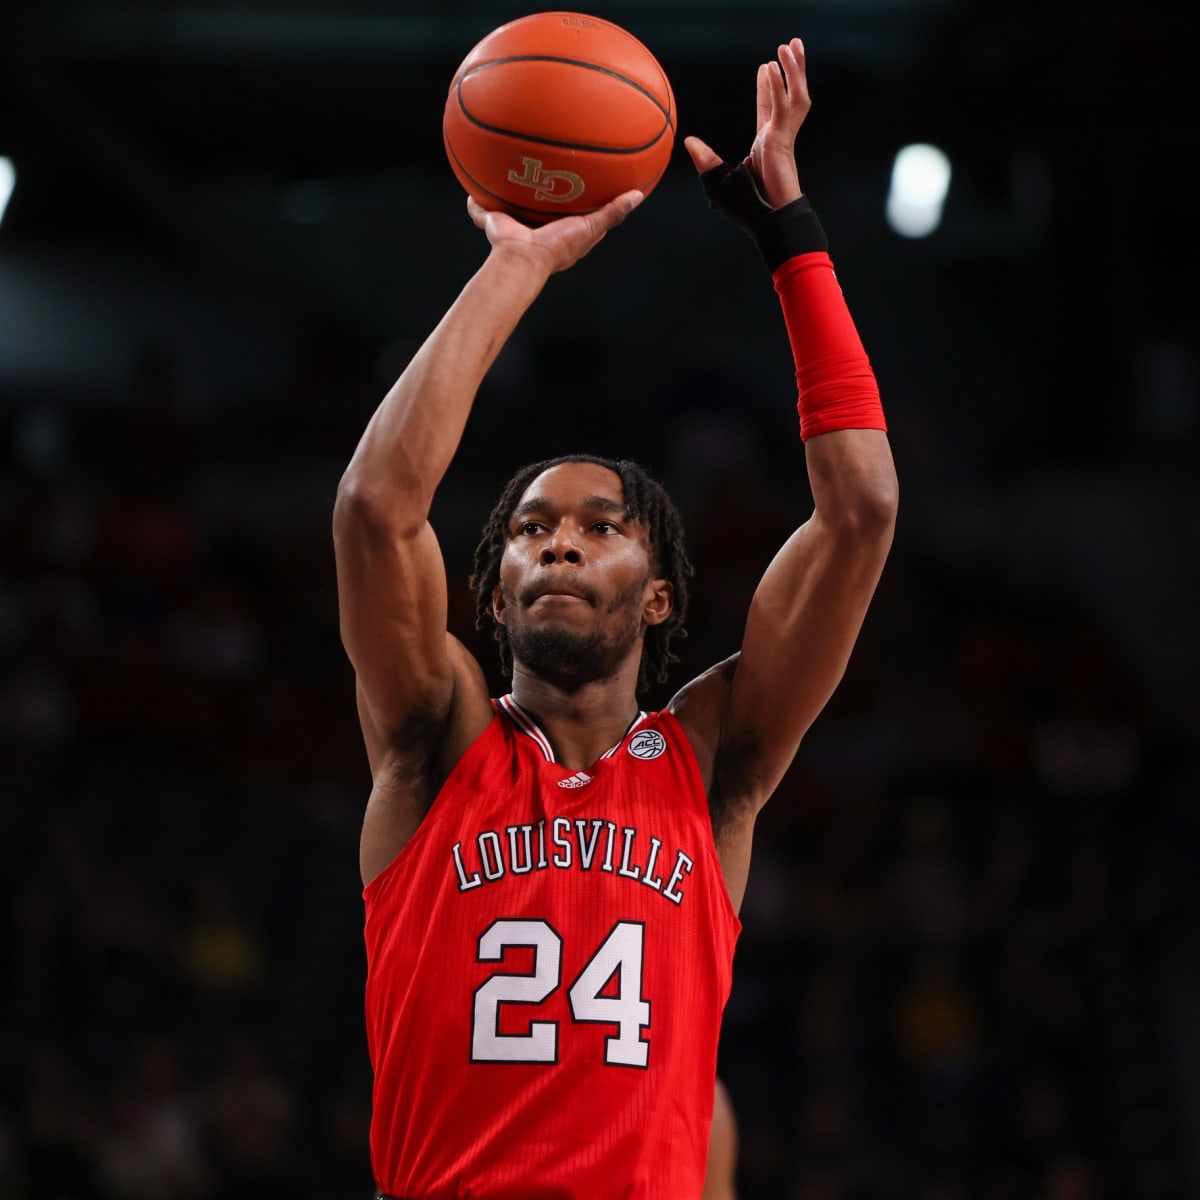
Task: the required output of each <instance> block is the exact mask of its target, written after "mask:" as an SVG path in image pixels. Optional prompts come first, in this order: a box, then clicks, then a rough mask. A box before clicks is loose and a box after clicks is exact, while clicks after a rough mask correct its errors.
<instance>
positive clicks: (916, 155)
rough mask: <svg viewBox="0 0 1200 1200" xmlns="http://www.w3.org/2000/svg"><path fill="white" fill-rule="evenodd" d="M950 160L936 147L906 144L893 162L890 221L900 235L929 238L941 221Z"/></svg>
mask: <svg viewBox="0 0 1200 1200" xmlns="http://www.w3.org/2000/svg"><path fill="white" fill-rule="evenodd" d="M949 189H950V160H949V159H948V158H947V157H946V156H945V154H943V153H942V151H940V150H939V149H938V148H937V147H936V146H929V145H925V144H919V145H914V146H905V147H904V149H903V150H901V151H900V152H899V153H898V154H897V155H896V161H895V162H894V163H893V164H892V185H891V189H890V190H889V192H888V198H887V219H888V224H889V225H890V226H891V227H892V228H893V229H894V230H895V231H896V232H897V233H898V234H900V236H901V237H910V238H919V237H928V236H929V234H931V233H932V232H933V231H934V230H935V229H936V228H937V227H938V226H939V225H940V224H941V221H942V206H943V205H944V204H945V202H946V193H947V191H949Z"/></svg>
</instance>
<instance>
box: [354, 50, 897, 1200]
mask: <svg viewBox="0 0 1200 1200" xmlns="http://www.w3.org/2000/svg"><path fill="white" fill-rule="evenodd" d="M808 109H809V97H808V88H807V82H806V79H805V69H804V51H803V47H802V46H801V44H800V42H799V40H794V41H792V42H791V43H790V44H789V45H785V46H780V47H779V50H778V60H777V61H773V62H771V63H769V64H764V65H763V66H762V67H761V68H760V69H759V72H758V122H757V126H758V127H757V134H756V136H755V139H754V142H753V146H752V148H751V151H750V154H749V155H748V156H747V158H746V160H745V161H744V162H743V163H740V164H738V165H737V166H736V167H734V166H731V165H728V164H725V163H723V162H722V161H721V160H720V159H719V158H718V157H717V155H716V154H715V153H714V152H713V151H712V150H711V149H709V147H708V146H706V145H705V144H704V143H703V142H701V141H699V140H698V139H695V138H690V139H688V140H687V143H686V145H687V148H688V151H689V153H690V155H691V157H692V159H693V162H694V164H695V166H696V167H697V169H698V171H699V172H700V173H701V179H702V182H703V185H704V188H705V191H706V193H707V195H708V197H709V200H710V202H711V203H712V204H713V205H714V206H715V207H716V208H717V209H719V210H720V211H721V212H722V213H724V214H725V215H727V216H729V217H730V218H731V219H733V220H734V221H736V222H737V223H738V224H740V225H741V226H743V227H744V228H745V229H746V231H747V232H748V233H749V234H750V235H751V236H752V237H753V239H754V241H755V242H756V244H757V246H758V248H759V250H760V252H761V253H762V255H763V257H764V258H765V260H766V264H767V266H768V268H769V269H770V271H771V273H772V276H773V280H774V285H775V288H776V290H777V292H778V293H779V296H780V301H781V306H782V309H783V315H784V319H785V323H786V327H787V331H788V335H789V338H790V340H791V345H792V349H793V356H794V359H795V365H796V375H797V381H798V390H799V417H800V431H799V436H800V438H802V439H804V441H805V443H806V445H805V451H804V453H805V457H806V461H807V470H808V476H809V481H810V484H811V489H812V495H813V498H814V501H815V511H814V512H813V513H812V515H811V516H810V517H809V518H808V519H807V520H806V521H805V522H804V523H803V524H802V525H801V526H800V527H799V529H798V530H797V531H796V532H795V533H794V534H793V535H792V537H791V538H790V539H789V540H788V541H787V542H786V544H785V545H784V546H783V547H782V549H781V550H780V551H779V553H778V555H777V557H776V558H775V560H774V562H773V563H772V564H771V565H770V566H769V568H768V569H767V572H766V574H765V576H764V577H763V579H762V581H761V583H760V584H759V586H758V589H757V592H756V593H755V595H754V598H753V601H752V603H751V606H750V611H749V614H748V617H747V620H746V625H745V629H744V630H743V631H741V632H740V638H739V636H738V634H737V633H736V632H733V631H731V632H733V641H732V643H731V649H732V650H736V651H737V652H736V653H733V654H732V655H731V657H729V658H727V659H726V660H725V661H723V662H720V663H717V664H716V665H714V666H713V667H712V668H711V669H710V670H708V671H706V672H705V673H704V674H702V675H701V676H699V677H698V678H697V679H695V680H693V681H692V682H690V683H689V684H687V685H686V686H685V687H683V688H682V690H681V691H679V692H678V693H677V694H676V695H675V697H674V699H673V700H672V701H671V702H670V704H669V705H668V706H667V708H666V709H665V710H663V711H660V712H652V713H646V712H643V711H641V709H640V708H639V705H638V700H637V696H638V691H639V685H640V684H642V683H645V682H647V681H649V680H652V679H662V678H663V673H664V671H665V668H666V666H667V664H668V663H669V662H670V661H671V658H672V656H671V652H670V639H671V637H672V635H674V634H676V633H677V632H678V630H679V627H680V624H681V621H682V618H683V613H684V609H685V607H686V600H687V584H688V576H689V574H690V570H691V568H690V566H689V564H688V561H687V556H686V552H685V550H684V545H683V537H682V531H681V528H680V523H679V518H678V514H677V513H676V511H675V509H674V507H673V505H672V504H671V502H670V500H669V499H668V498H667V497H666V495H665V494H664V493H663V491H662V489H661V488H660V487H659V485H658V484H656V483H655V482H654V481H653V480H652V479H651V478H650V477H649V476H648V475H647V474H646V473H645V472H644V471H643V470H641V469H640V468H639V467H636V466H634V465H632V464H629V463H626V462H620V463H612V462H605V461H599V460H596V459H592V458H587V457H571V458H567V459H564V460H561V461H555V462H550V463H539V464H535V465H533V466H531V467H528V468H526V469H525V470H523V471H520V472H518V474H517V475H516V476H515V477H514V478H513V480H512V482H511V483H510V484H509V486H508V487H507V489H506V490H505V491H504V493H503V495H502V496H501V498H500V501H499V503H498V505H497V507H496V509H495V511H494V512H493V514H492V516H491V518H490V520H489V521H488V523H487V525H486V527H485V530H484V536H483V539H482V541H481V542H480V545H479V548H478V550H477V551H476V563H475V566H476V570H475V574H474V576H473V580H472V584H473V587H474V589H475V593H476V601H477V604H478V606H479V609H480V612H481V614H482V616H483V618H484V620H486V622H487V623H488V624H489V625H492V626H494V631H495V634H496V637H497V640H498V642H499V646H500V652H501V657H502V661H503V663H504V665H505V667H506V669H508V670H510V671H511V675H512V691H511V693H510V694H508V695H506V696H503V697H500V698H499V699H492V698H489V695H488V690H487V686H486V683H485V679H484V674H483V671H482V669H481V668H480V666H479V664H478V663H477V662H476V661H475V660H474V658H473V657H472V656H471V655H470V654H469V653H468V651H467V650H466V649H465V647H464V646H463V644H462V643H461V642H459V641H458V640H457V639H456V638H455V637H454V636H453V635H452V634H450V633H449V632H448V631H447V603H448V601H447V592H446V580H445V570H444V567H443V563H442V559H441V555H440V552H439V549H438V544H437V540H436V538H435V535H434V532H433V530H432V529H431V527H430V525H429V521H428V517H429V512H430V507H431V504H432V501H433V497H434V493H435V490H436V489H437V487H438V485H439V483H440V481H441V480H442V478H443V475H444V473H445V471H446V469H447V467H448V466H449V464H450V461H451V459H452V458H453V456H454V454H455V452H456V450H457V448H458V445H459V442H460V439H461V438H462V436H463V432H464V429H465V427H466V424H467V421H468V417H469V414H470V411H471V407H472V404H473V402H474V400H475V396H476V392H477V390H478V388H479V386H480V384H481V382H482V381H483V379H484V377H485V375H486V373H487V371H488V369H489V368H490V366H491V364H492V363H493V361H494V360H495V358H496V355H497V354H498V353H499V351H500V349H501V347H502V346H503V345H504V343H505V340H506V339H507V338H508V337H509V335H510V334H511V333H512V331H513V329H514V328H515V326H516V325H517V323H518V321H519V320H520V319H521V317H522V315H523V314H524V313H525V312H526V310H527V309H528V308H529V307H530V306H531V305H532V304H533V302H534V300H535V299H536V298H537V296H538V294H539V293H540V292H541V290H542V288H543V287H544V285H545V284H546V281H547V280H548V278H549V277H550V276H551V275H552V274H554V273H555V272H558V271H563V270H566V269H567V268H569V267H571V266H572V265H573V264H574V263H576V262H577V261H579V259H581V258H583V257H584V255H586V254H587V253H589V252H590V251H591V250H592V249H593V248H594V247H595V246H596V244H597V243H598V242H599V241H600V240H601V238H603V237H604V236H605V234H606V233H608V232H609V230H611V229H612V228H614V227H615V226H616V225H618V224H619V223H620V222H621V221H622V220H623V219H624V218H625V217H626V216H627V215H628V214H629V213H630V212H631V211H632V209H633V208H634V207H635V205H636V203H637V202H638V201H639V200H640V195H639V194H637V193H627V194H626V195H624V196H621V197H619V198H618V199H616V200H614V201H613V202H612V203H610V204H608V205H606V206H605V207H603V208H601V209H599V210H598V211H596V212H593V213H591V214H589V215H586V216H577V217H565V218H560V219H559V220H556V221H552V222H551V223H549V224H548V225H545V226H542V227H540V228H537V229H531V228H527V227H525V226H524V225H521V224H519V223H518V222H517V221H515V220H513V219H511V218H510V217H508V216H505V215H502V214H498V213H494V212H487V211H485V210H484V209H482V208H481V207H479V205H478V204H476V203H475V202H474V201H469V202H468V210H469V212H470V215H471V218H472V219H473V220H474V222H475V224H476V225H477V226H479V227H480V228H481V229H482V230H483V231H484V233H485V234H486V237H487V240H488V243H489V252H488V254H487V257H486V259H485V260H484V262H483V264H482V265H481V266H480V267H479V269H478V270H477V272H476V273H475V275H474V276H473V277H472V278H471V279H470V280H469V281H468V283H467V284H466V286H465V288H464V289H463V290H462V292H461V293H460V295H459V296H458V298H457V299H456V300H455V302H454V303H453V305H452V306H451V307H450V309H449V311H448V312H447V313H446V315H445V316H444V317H443V319H442V320H441V322H440V323H439V324H438V326H437V327H436V328H435V329H434V331H433V332H432V333H431V334H430V335H429V337H428V339H427V340H426V341H425V343H424V344H423V345H422V347H421V348H420V350H419V351H418V352H417V354H416V355H415V356H414V358H413V359H412V361H411V362H410V363H409V365H408V366H407V368H406V369H405V370H404V372H403V374H402V375H401V377H400V379H399V380H398V381H397V383H396V384H395V385H394V386H393V387H392V389H391V391H389V392H388V394H387V396H386V397H385V398H384V400H383V402H382V404H381V405H380V407H379V408H378V410H377V411H376V412H375V414H374V416H373V417H372V419H371V421H370V422H369V424H368V425H367V428H366V430H365V432H364V434H363V436H362V439H361V441H360V443H359V445H358V448H357V449H356V451H355V453H354V456H353V459H352V461H351V462H350V465H349V467H348V468H347V470H346V473H345V475H344V477H343V480H342V483H341V486H340V488H339V492H338V498H337V504H336V509H335V514H334V539H335V544H336V554H337V571H338V587H339V603H340V611H341V628H342V636H343V640H344V643H345V646H346V649H347V652H348V654H349V657H350V659H351V661H352V662H353V665H354V668H355V671H356V675H357V702H358V711H359V716H360V719H361V722H362V729H363V735H364V738H365V742H366V749H367V756H368V759H369V762H370V768H371V772H372V777H373V788H372V791H371V796H370V800H369V802H368V805H367V811H366V815H365V818H364V823H363V830H362V840H361V853H360V867H361V871H362V879H363V884H364V900H365V907H366V925H365V939H366V948H367V966H368V977H367V986H366V1021H367V1037H368V1045H369V1049H370V1054H371V1061H372V1066H373V1069H374V1072H375V1084H374V1098H373V1099H374V1102H373V1117H372V1127H371V1155H372V1166H373V1169H374V1172H375V1179H376V1181H377V1183H378V1185H379V1187H380V1189H381V1192H382V1193H383V1194H384V1195H387V1196H392V1197H396V1198H404V1200H461V1198H465V1197H473V1198H477V1200H539V1198H549V1197H556V1198H559V1197H587V1198H588V1200H606V1198H609V1197H612V1198H614V1200H615V1198H616V1197H623V1198H626V1200H651V1198H653V1200H686V1198H688V1197H693V1198H694V1197H699V1196H700V1195H701V1192H702V1189H703V1185H704V1173H705V1160H706V1157H707V1152H708V1141H709V1131H710V1122H711V1118H712V1115H713V1080H714V1078H715V1075H716V1059H717V1041H718V1033H719V1029H720V1022H721V1015H722V1009H723V1007H724V1004H725V1001H726V998H727V996H728V993H729V989H730V973H731V962H732V957H733V951H734V944H735V941H736V938H737V936H738V932H739V930H740V923H739V919H738V916H737V912H738V907H739V905H740V903H741V899H742V894H743V891H744V889H745V886H746V877H747V871H748V868H749V864H750V846H751V836H752V833H753V829H754V823H755V818H756V815H757V814H758V812H759V810H760V809H761V808H762V806H763V804H764V803H765V802H766V800H767V798H768V797H769V796H770V795H771V793H772V791H773V790H774V788H775V787H776V785H777V784H778V782H779V780H780V778H781V777H782V775H783V774H784V772H785V771H786V770H787V768H788V765H789V764H790V763H791V761H792V758H793V756H794V755H795V753H796V750H797V748H798V746H799V743H800V740H801V738H802V737H803V736H804V733H805V731H806V730H807V729H808V728H809V726H810V725H811V723H812V721H813V720H814V718H815V717H816V716H817V714H818V713H819V712H820V711H821V709H822V708H823V707H824V705H825V703H826V702H827V700H828V699H829V697H830V695H831V693H832V692H833V690H834V688H835V687H836V686H837V683H838V681H839V680H840V678H841V676H842V674H843V671H844V669H845V667H846V663H847V660H848V658H849V655H850V652H851V649H852V647H853V645H854V642H855V640H856V638H857V635H858V632H859V628H860V626H861V624H862V621H863V618H864V616H865V613H866V611H867V606H868V604H869V601H870V599H871V596H872V594H873V592H874V589H875V587H876V584H877V581H878V579H879V576H880V573H881V571H882V569H883V564H884V560H885V557H886V555H887V552H888V549H889V546H890V543H891V538H892V529H893V524H894V520H895V507H896V481H895V475H894V471H893V466H892V459H891V454H890V452H889V449H888V441H887V437H886V433H885V428H886V427H885V424H884V420H883V413H882V410H881V407H880V401H879V393H878V389H877V387H876V383H875V378H874V375H873V372H872V370H871V368H870V365H869V363H868V361H867V356H866V354H865V352H864V350H863V347H862V344H861V342H860V340H859V338H858V334H857V332H856V331H855V327H854V324H853V322H852V320H851V318H850V315H849V313H848V311H847V308H846V303H845V300H844V299H843V297H842V293H841V290H840V288H839V286H838V284H837V281H836V280H835V278H834V275H833V270H832V267H831V264H830V260H829V257H828V255H827V253H826V246H825V238H824V234H823V232H822V230H821V226H820V224H819V223H818V221H817V218H816V216H815V215H814V213H813V212H812V210H811V208H810V207H809V203H808V201H807V199H805V198H803V197H802V195H801V189H800V183H799V180H798V175H797V169H796V162H795V157H794V140H795V137H796V133H797V131H798V130H799V128H800V126H801V124H802V123H803V121H804V118H805V116H806V114H807V112H808ZM730 402H731V403H736V402H737V400H736V397H731V398H730ZM552 419H553V416H552V409H551V408H549V407H548V408H547V420H552ZM739 642H740V650H738V645H739Z"/></svg>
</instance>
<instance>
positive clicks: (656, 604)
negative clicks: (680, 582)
mask: <svg viewBox="0 0 1200 1200" xmlns="http://www.w3.org/2000/svg"><path fill="white" fill-rule="evenodd" d="M646 586H647V589H648V591H649V593H650V594H649V595H648V596H647V598H646V604H645V606H644V608H643V609H642V619H643V620H644V621H645V622H646V624H647V625H661V624H662V623H663V622H664V621H665V620H666V619H667V618H668V617H669V616H670V615H671V611H672V609H674V607H675V585H674V584H673V583H671V582H670V581H668V580H666V579H652V580H650V582H649V583H648V584H647V585H646Z"/></svg>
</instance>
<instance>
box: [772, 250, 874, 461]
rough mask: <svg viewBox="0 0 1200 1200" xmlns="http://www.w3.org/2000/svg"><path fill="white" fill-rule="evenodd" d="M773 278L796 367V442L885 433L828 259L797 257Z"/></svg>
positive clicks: (820, 254)
mask: <svg viewBox="0 0 1200 1200" xmlns="http://www.w3.org/2000/svg"><path fill="white" fill-rule="evenodd" d="M772 279H773V280H774V283H775V291H776V292H777V293H778V295H779V303H780V305H781V307H782V308H783V319H784V323H785V325H786V326H787V334H788V341H789V342H790V343H791V347H792V358H793V361H794V362H795V364H796V391H797V401H796V410H797V412H798V413H799V414H800V437H801V439H802V440H804V441H808V439H809V438H811V437H817V436H818V435H819V434H822V433H831V432H833V431H834V430H837V429H881V430H884V431H886V430H887V423H886V422H885V421H884V417H883V405H882V403H881V401H880V398H879V385H878V383H877V382H876V379H875V372H874V371H873V370H872V369H871V363H870V360H869V359H868V358H867V352H866V350H865V349H864V348H863V344H862V340H861V339H860V338H859V336H858V330H857V329H856V328H855V325H854V320H853V318H852V317H851V316H850V310H849V309H848V308H847V307H846V300H845V297H844V296H843V295H842V288H841V285H840V284H839V283H838V280H837V276H836V275H835V274H834V271H833V262H832V261H831V259H830V257H829V254H828V253H827V252H826V251H824V250H814V251H810V252H808V253H804V254H797V255H795V256H794V257H792V258H789V259H787V260H786V261H784V262H782V263H781V264H780V265H779V266H777V267H776V268H775V270H774V272H773V273H772Z"/></svg>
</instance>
